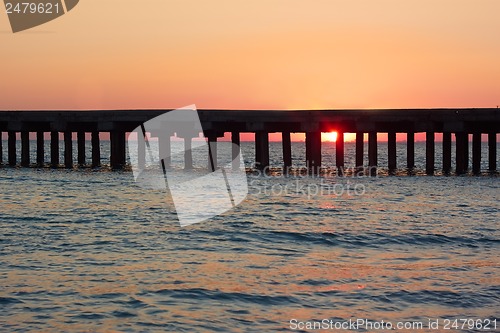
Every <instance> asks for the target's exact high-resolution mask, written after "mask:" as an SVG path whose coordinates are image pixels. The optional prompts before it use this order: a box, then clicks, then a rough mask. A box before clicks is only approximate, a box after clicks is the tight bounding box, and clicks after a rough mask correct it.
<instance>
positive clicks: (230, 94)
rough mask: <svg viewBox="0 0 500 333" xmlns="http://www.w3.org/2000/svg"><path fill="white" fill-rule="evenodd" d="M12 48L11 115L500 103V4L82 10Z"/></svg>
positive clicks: (118, 0)
mask: <svg viewBox="0 0 500 333" xmlns="http://www.w3.org/2000/svg"><path fill="white" fill-rule="evenodd" d="M0 40H1V45H2V51H1V60H2V61H1V62H0V78H1V79H0V109H65V108H71V109H103V108H165V109H171V108H178V107H182V106H185V105H190V104H196V106H197V107H198V108H240V109H268V108H269V109H305V108H410V107H418V108H427V107H496V106H497V105H500V1H498V0H481V1H477V0H475V1H464V0H440V1H426V0H419V1H400V0H392V1H387V0H386V1H383V0H379V1H373V0H366V1H356V0H349V1H336V0H314V1H306V0H252V1H242V0H224V1H219V0H211V1H201V0H197V1H192V0H175V1H171V0H148V1H137V0H84V1H80V4H79V5H78V6H77V7H75V9H73V10H72V11H71V12H69V13H68V14H66V15H64V16H62V17H60V18H58V19H56V20H54V21H52V22H49V23H47V24H45V25H42V26H39V27H37V28H34V29H31V30H28V31H25V32H20V33H17V34H13V33H12V32H11V31H10V26H9V23H8V19H7V15H6V14H5V13H2V14H0Z"/></svg>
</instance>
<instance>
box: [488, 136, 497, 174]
mask: <svg viewBox="0 0 500 333" xmlns="http://www.w3.org/2000/svg"><path fill="white" fill-rule="evenodd" d="M488 150H489V151H488V162H489V163H488V169H489V171H491V172H494V171H496V169H497V134H496V133H488Z"/></svg>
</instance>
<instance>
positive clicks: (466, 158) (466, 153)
mask: <svg viewBox="0 0 500 333" xmlns="http://www.w3.org/2000/svg"><path fill="white" fill-rule="evenodd" d="M464 164H465V171H466V172H468V171H469V133H466V134H465V142H464Z"/></svg>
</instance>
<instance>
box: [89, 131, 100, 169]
mask: <svg viewBox="0 0 500 333" xmlns="http://www.w3.org/2000/svg"><path fill="white" fill-rule="evenodd" d="M91 141H92V167H93V168H97V167H100V166H101V143H100V140H99V132H97V131H94V132H92V137H91Z"/></svg>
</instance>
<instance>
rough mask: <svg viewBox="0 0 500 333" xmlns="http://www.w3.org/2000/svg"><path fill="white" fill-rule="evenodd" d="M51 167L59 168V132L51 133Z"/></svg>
mask: <svg viewBox="0 0 500 333" xmlns="http://www.w3.org/2000/svg"><path fill="white" fill-rule="evenodd" d="M50 166H51V167H53V168H57V167H58V166H59V132H50Z"/></svg>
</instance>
